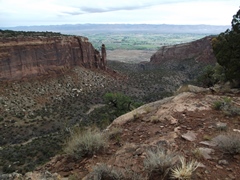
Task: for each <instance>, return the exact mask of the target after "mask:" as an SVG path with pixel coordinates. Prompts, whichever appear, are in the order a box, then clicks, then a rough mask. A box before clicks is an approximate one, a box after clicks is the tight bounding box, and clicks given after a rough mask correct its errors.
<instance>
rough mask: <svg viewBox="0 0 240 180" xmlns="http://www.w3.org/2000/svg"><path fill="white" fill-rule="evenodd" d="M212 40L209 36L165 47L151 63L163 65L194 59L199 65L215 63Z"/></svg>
mask: <svg viewBox="0 0 240 180" xmlns="http://www.w3.org/2000/svg"><path fill="white" fill-rule="evenodd" d="M211 39H212V37H211V36H207V37H204V38H202V39H199V40H196V41H193V42H189V43H183V44H177V45H173V46H163V47H161V48H160V49H159V50H158V51H157V52H156V53H155V54H153V55H152V57H151V59H150V62H151V63H161V64H163V63H172V62H173V61H174V62H181V61H183V60H186V59H193V60H194V61H195V62H199V63H205V64H206V63H208V64H209V63H214V62H216V58H215V56H214V54H213V49H212V44H211Z"/></svg>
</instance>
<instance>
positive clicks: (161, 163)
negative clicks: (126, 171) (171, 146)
mask: <svg viewBox="0 0 240 180" xmlns="http://www.w3.org/2000/svg"><path fill="white" fill-rule="evenodd" d="M177 161H178V155H177V154H176V153H175V152H172V151H167V150H165V149H164V148H162V146H157V147H156V148H155V149H151V150H148V151H147V157H146V159H145V160H144V166H145V169H146V170H148V171H149V176H150V179H151V177H154V176H161V177H162V178H164V177H167V176H168V175H169V171H170V169H171V168H172V167H173V166H174V165H175V164H176V162H177Z"/></svg>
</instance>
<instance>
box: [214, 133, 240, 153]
mask: <svg viewBox="0 0 240 180" xmlns="http://www.w3.org/2000/svg"><path fill="white" fill-rule="evenodd" d="M214 141H215V142H216V144H217V147H219V148H220V149H221V150H222V151H223V152H224V153H227V154H233V155H234V154H239V153H240V133H238V132H230V133H226V134H223V135H219V136H217V137H216V138H214Z"/></svg>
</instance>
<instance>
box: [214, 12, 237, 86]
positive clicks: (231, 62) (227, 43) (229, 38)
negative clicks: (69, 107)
mask: <svg viewBox="0 0 240 180" xmlns="http://www.w3.org/2000/svg"><path fill="white" fill-rule="evenodd" d="M239 24H240V10H238V12H237V13H236V15H234V16H233V20H232V29H231V30H229V29H228V30H227V31H225V32H224V33H221V34H220V35H218V36H217V37H216V38H213V39H212V44H213V51H214V54H215V56H216V58H217V62H218V63H219V64H220V65H221V66H222V67H223V69H224V73H225V76H226V80H228V81H231V82H233V83H234V84H235V86H237V87H240V71H239V69H240V26H239Z"/></svg>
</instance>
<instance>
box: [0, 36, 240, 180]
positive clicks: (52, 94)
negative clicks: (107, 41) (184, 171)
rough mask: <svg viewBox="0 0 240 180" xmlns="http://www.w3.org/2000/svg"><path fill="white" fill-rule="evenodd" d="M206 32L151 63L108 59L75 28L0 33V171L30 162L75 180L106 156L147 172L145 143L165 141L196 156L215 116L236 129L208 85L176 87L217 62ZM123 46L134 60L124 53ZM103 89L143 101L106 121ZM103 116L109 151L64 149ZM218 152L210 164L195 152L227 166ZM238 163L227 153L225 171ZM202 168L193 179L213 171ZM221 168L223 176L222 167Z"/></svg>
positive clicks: (212, 132) (40, 170) (39, 170)
mask: <svg viewBox="0 0 240 180" xmlns="http://www.w3.org/2000/svg"><path fill="white" fill-rule="evenodd" d="M211 38H212V37H211V36H209V37H205V38H203V39H199V40H197V41H193V42H190V43H184V44H177V45H174V46H164V47H161V48H160V49H159V50H158V51H157V52H156V53H154V54H153V55H152V57H151V59H150V61H138V63H133V64H129V63H124V62H117V61H111V60H109V59H108V58H107V51H106V49H107V48H108V47H105V46H104V45H102V46H101V48H100V49H101V50H96V49H95V48H94V47H93V46H92V44H91V43H90V42H89V41H88V39H87V38H85V37H81V36H66V35H51V36H48V35H47V36H43V35H30V36H21V35H18V36H10V37H2V38H1V45H0V84H1V86H0V131H1V139H0V160H1V161H0V174H7V173H12V172H18V173H21V174H25V173H27V172H29V171H34V170H35V172H33V173H32V174H31V173H30V174H29V173H27V174H28V175H29V176H28V177H31V178H34V176H35V175H36V174H37V175H36V176H35V177H37V176H38V175H39V176H45V175H46V173H45V172H48V175H49V176H51V174H53V175H54V173H58V174H57V175H56V174H55V175H56V177H55V178H56V179H57V178H59V179H64V178H67V177H70V176H76V178H77V179H82V178H84V177H85V176H87V175H88V174H89V173H90V172H92V170H93V168H92V167H94V166H95V165H96V164H99V163H104V164H107V165H110V166H113V167H115V168H117V169H121V168H122V167H127V168H128V169H129V171H131V172H134V173H138V174H139V175H142V176H143V177H146V176H147V173H146V171H145V170H144V165H143V159H144V158H146V152H147V149H148V148H152V147H155V146H156V145H157V144H158V143H160V144H161V143H164V144H166V145H167V146H168V145H169V147H170V146H172V145H173V146H172V148H176V150H179V151H183V153H182V154H183V155H185V156H186V157H193V156H194V155H192V151H194V150H198V148H200V149H201V148H204V146H203V145H202V144H200V142H201V141H203V140H205V139H206V136H211V137H215V136H217V135H218V134H219V130H218V129H217V128H215V124H217V123H218V121H220V122H223V123H227V125H228V127H229V129H233V128H235V129H239V123H238V121H239V116H234V117H231V116H229V119H230V120H231V121H232V123H231V122H229V121H228V119H227V118H225V114H224V112H221V113H220V112H219V111H216V110H214V109H212V104H213V103H214V102H215V101H224V98H225V96H224V95H223V94H222V93H223V92H219V94H217V95H213V94H211V91H210V89H200V90H199V89H198V88H194V87H192V86H191V87H190V86H188V87H187V88H184V87H183V88H182V89H181V91H185V93H182V92H176V90H177V88H178V87H179V86H180V85H182V84H184V83H188V82H190V81H194V80H195V79H196V77H197V76H198V75H199V74H200V73H201V72H202V71H203V69H204V67H206V66H207V65H213V64H215V63H216V59H215V57H214V55H213V51H212V48H211ZM101 44H102V43H101ZM120 53H121V54H122V55H125V56H128V58H131V52H130V53H128V54H124V51H120ZM186 91H188V92H186ZM109 92H113V93H115V92H121V93H123V94H125V95H127V96H130V97H132V98H133V100H134V101H140V102H141V103H143V104H145V105H143V106H141V107H139V109H135V110H133V111H132V112H130V113H128V114H125V115H123V116H120V117H119V118H117V119H115V120H113V122H112V123H111V121H110V120H109V119H106V118H102V115H105V114H104V113H108V111H110V110H109V109H107V110H106V109H103V110H104V111H101V108H104V104H105V103H106V102H104V100H103V96H104V95H105V94H106V93H109ZM175 93H176V94H175ZM228 93H229V96H231V98H232V99H233V103H234V108H235V105H236V108H239V96H238V95H239V91H237V93H236V92H235V94H232V92H231V91H229V92H228ZM169 96H171V97H169ZM166 97H167V98H166ZM160 99H162V100H160ZM158 100H159V101H158ZM155 101H156V102H155ZM149 102H152V103H150V104H147V103H149ZM95 107H98V108H95ZM202 122H203V123H202ZM104 123H105V124H104ZM103 124H104V125H103ZM109 124H111V125H110V126H109V127H108V128H107V130H104V132H105V131H106V132H107V131H112V129H114V128H119V129H120V132H119V135H117V136H116V138H113V139H111V140H110V142H109V144H108V145H107V146H106V147H107V151H103V152H101V153H100V154H96V155H95V154H94V156H93V157H86V158H84V159H83V160H75V159H73V158H69V157H68V156H67V155H66V154H64V153H63V151H62V148H63V147H64V146H65V145H66V141H67V139H68V138H69V136H70V135H71V133H72V132H73V130H74V129H78V128H79V129H81V128H83V127H86V126H90V125H94V126H99V125H100V126H99V127H100V128H102V129H105V128H106V125H109ZM210 126H211V128H209V127H210ZM190 130H191V131H193V132H194V133H196V134H197V139H196V140H195V142H194V143H195V144H196V146H195V145H194V143H192V142H191V141H188V140H185V139H183V138H182V135H185V134H186V133H187V132H188V131H190ZM169 137H170V138H169ZM189 149H191V150H189ZM129 150H130V151H131V152H130V151H129ZM215 150H216V154H213V160H211V161H210V162H209V161H207V160H205V159H204V160H202V159H201V158H200V159H198V160H199V161H201V162H203V165H204V166H207V168H209V169H208V170H209V171H213V170H216V166H220V167H221V168H222V167H225V165H222V164H219V163H218V161H219V160H225V159H226V158H227V157H226V156H224V158H222V159H221V155H222V154H221V151H219V150H217V148H216V149H215ZM105 153H106V154H105ZM57 154H58V155H57ZM56 155H57V156H56ZM194 157H195V156H194ZM50 158H51V161H50ZM214 158H215V159H214ZM33 159H34V161H33ZM128 159H129V160H128ZM130 161H131V162H130ZM46 162H48V163H46ZM45 163H46V164H45ZM238 163H239V161H238V160H233V161H229V166H230V168H231V169H232V171H231V176H233V177H236V178H238V174H237V173H235V171H236V170H237V168H238ZM43 164H45V165H43ZM217 168H218V167H217ZM208 170H206V169H205V168H204V167H201V168H200V170H198V174H196V178H198V179H203V178H204V177H205V176H206V177H207V179H208V178H209V179H210V178H212V175H211V173H209V171H208ZM206 172H207V173H206ZM216 172H218V171H217V170H216ZM222 172H223V173H224V174H227V172H228V170H224V171H222ZM34 173H36V174H34ZM44 173H45V174H44ZM12 175H13V174H10V175H6V176H5V177H10V176H12ZM15 175H16V174H15ZM55 175H54V176H55ZM214 175H217V173H215V174H214ZM19 176H21V175H19ZM26 176H27V175H26ZM1 177H3V176H0V178H1ZM156 177H157V176H156ZM219 177H220V175H219ZM51 178H53V179H54V177H50V178H49V179H51ZM46 179H47V178H46ZM69 179H70V178H69Z"/></svg>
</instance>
